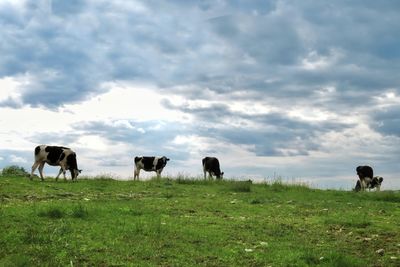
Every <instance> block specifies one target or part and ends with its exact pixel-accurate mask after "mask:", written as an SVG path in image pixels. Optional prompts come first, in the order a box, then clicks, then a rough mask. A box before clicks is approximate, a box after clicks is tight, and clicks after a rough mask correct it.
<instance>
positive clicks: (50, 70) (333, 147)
mask: <svg viewBox="0 0 400 267" xmlns="http://www.w3.org/2000/svg"><path fill="white" fill-rule="evenodd" d="M399 8H400V6H399V3H397V2H396V1H383V2H382V3H379V4H378V3H376V2H374V1H358V0H356V1H335V2H332V3H329V4H326V3H319V2H318V1H311V0H305V1H298V2H293V1H287V0H279V1H278V0H277V1H274V0H271V1H251V3H250V2H249V1H242V0H238V1H201V2H198V3H196V2H193V1H180V0H177V1H168V2H162V3H160V1H139V0H138V1H128V2H127V1H112V2H111V3H110V2H109V1H108V2H106V1H84V0H73V1H69V2H65V1H31V0H26V1H1V2H0V34H1V36H2V44H1V45H0V53H1V55H2V57H0V86H1V87H2V88H3V89H2V90H3V91H2V95H1V96H0V110H1V112H2V114H7V115H6V116H4V117H3V116H2V117H1V118H0V123H1V124H2V126H3V127H2V129H9V130H2V131H1V132H0V136H1V137H2V138H0V148H3V149H5V148H9V147H10V146H11V147H13V149H14V150H17V151H21V150H28V147H29V151H30V150H31V149H32V147H34V145H36V144H38V143H47V144H49V143H55V144H69V145H72V146H73V147H76V149H79V150H80V154H81V155H82V158H81V159H82V163H83V164H84V165H87V166H93V168H92V167H90V169H91V170H93V172H94V171H95V170H96V169H99V165H97V164H98V163H96V162H101V165H103V166H107V168H106V169H107V170H113V169H114V170H117V169H118V171H119V172H124V169H123V168H124V167H126V166H128V165H129V164H130V158H129V157H128V156H124V155H128V154H129V155H135V154H147V153H148V154H157V155H159V154H164V153H165V154H167V153H168V154H171V155H173V157H174V158H176V159H177V160H178V161H179V163H180V164H181V165H177V166H176V167H179V166H185V167H187V169H189V166H190V164H196V166H197V165H198V163H197V162H198V160H197V159H196V160H192V159H191V158H193V157H194V158H201V157H202V153H210V154H211V153H215V154H217V155H223V156H226V159H225V160H226V162H228V166H229V167H228V166H227V168H228V170H229V168H231V170H235V172H236V173H237V172H239V170H240V168H237V167H236V166H237V164H238V162H237V161H236V160H235V159H234V157H235V155H236V156H237V157H246V159H247V161H251V162H257V164H254V165H252V166H251V167H248V168H244V167H243V168H242V169H243V171H242V172H243V173H253V174H254V171H253V169H252V168H254V170H260V172H262V173H271V172H272V173H273V172H274V166H270V167H268V168H264V167H263V166H265V161H267V160H266V159H273V160H271V162H273V163H274V164H275V166H277V167H276V170H280V171H282V172H285V173H288V175H292V174H293V173H307V174H308V175H315V176H318V175H321V176H324V175H325V174H326V173H331V172H327V171H326V169H325V168H324V167H323V166H327V168H335V169H337V170H338V171H337V172H336V174H337V175H338V177H339V176H340V177H342V178H343V177H345V174H344V170H342V169H341V168H342V167H338V166H346V168H347V169H353V168H352V167H351V166H350V165H353V163H355V162H357V164H358V162H360V163H362V161H365V162H369V163H370V164H372V163H377V164H379V165H380V166H385V167H387V168H388V169H390V170H391V171H390V172H391V173H396V172H398V167H395V165H394V164H393V161H392V160H391V159H393V158H397V156H396V155H397V154H396V153H398V151H397V149H395V148H394V147H395V145H393V144H397V143H398V142H399V135H398V132H399V129H398V127H397V125H398V124H399V123H398V119H397V118H398V117H399V114H400V110H399V108H398V106H399V103H400V102H399V95H400V88H399V78H398V74H397V70H398V69H399V67H400V60H399V59H400V52H399V51H400V50H399V49H398V47H400V39H399V38H397V36H399V35H400V28H399V27H398V25H399V24H400V18H399V16H398V14H397V13H398V12H397V11H398V10H399ZM9 118H12V119H9ZM11 129H12V130H11ZM372 144H373V145H372ZM390 144H392V147H391V146H390ZM111 148H114V151H113V153H112V154H111V155H110V156H111V157H114V158H121V159H123V162H119V161H118V160H115V159H114V158H111V159H109V161H107V160H101V159H102V158H103V157H106V156H107V155H106V153H105V152H106V151H109V150H110V149H111ZM225 151H229V152H230V153H234V154H229V156H227V153H225ZM30 153H31V152H30ZM124 153H125V154H124ZM338 154H340V155H346V157H345V158H346V160H344V161H342V160H339V159H338V156H337V155H338ZM15 155H17V154H15ZM316 155H318V157H323V159H324V160H323V162H322V163H321V162H319V161H318V159H316V158H318V157H317V156H316ZM325 157H326V158H325ZM3 158H5V159H6V157H4V156H3ZM300 158H301V159H302V160H299V159H300ZM332 158H334V159H332ZM7 160H9V159H8V158H7ZM282 160H283V161H289V162H290V163H291V164H292V165H293V167H292V168H287V169H285V167H284V166H281V165H280V163H279V162H280V161H282ZM330 160H331V161H333V163H331V162H330ZM305 162H306V163H305ZM343 162H345V163H346V162H350V163H351V164H350V163H349V164H348V165H347V164H343ZM127 164H128V165H127ZM173 164H175V163H174V162H171V164H170V165H171V166H173ZM313 164H315V166H317V167H315V166H314V165H313ZM299 165H301V167H299ZM193 166H194V165H193ZM304 166H307V168H310V169H316V170H315V171H314V172H309V171H308V169H307V168H306V167H304ZM378 168H379V167H378ZM292 169H293V170H297V172H295V171H291V170H292ZM276 170H275V171H276ZM228 173H229V171H228ZM293 175H294V174H293Z"/></svg>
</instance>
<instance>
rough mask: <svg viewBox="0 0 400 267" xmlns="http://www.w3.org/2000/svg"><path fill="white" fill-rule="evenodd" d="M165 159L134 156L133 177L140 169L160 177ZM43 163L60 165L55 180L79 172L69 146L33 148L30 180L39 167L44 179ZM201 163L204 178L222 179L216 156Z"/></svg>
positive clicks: (75, 175) (75, 176) (74, 176)
mask: <svg viewBox="0 0 400 267" xmlns="http://www.w3.org/2000/svg"><path fill="white" fill-rule="evenodd" d="M167 161H169V158H167V157H135V172H134V177H133V179H134V180H136V179H137V180H139V173H140V170H145V171H155V172H156V173H157V177H160V176H161V172H162V170H163V169H164V167H165V166H166V165H167ZM45 163H47V164H49V165H51V166H60V171H59V173H58V175H57V176H56V180H58V177H59V176H60V174H61V173H62V174H63V175H64V179H66V177H65V173H66V171H67V170H69V171H70V172H71V177H72V180H76V179H77V177H78V175H79V173H81V170H80V169H78V163H77V160H76V153H75V152H74V151H72V150H71V149H70V148H68V147H62V146H47V145H41V146H37V147H36V148H35V162H34V163H33V165H32V171H31V175H30V179H31V180H32V178H33V176H34V174H33V173H34V172H35V170H36V168H38V169H39V174H40V179H42V181H43V180H44V178H43V168H44V164H45ZM202 164H203V171H204V179H205V178H206V174H207V172H208V174H209V176H210V178H212V177H213V176H215V177H216V178H217V179H222V177H223V175H224V173H223V172H221V169H220V167H219V161H218V159H217V158H214V157H205V158H204V159H203V160H202Z"/></svg>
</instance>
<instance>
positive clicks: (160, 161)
mask: <svg viewBox="0 0 400 267" xmlns="http://www.w3.org/2000/svg"><path fill="white" fill-rule="evenodd" d="M167 161H169V158H167V157H165V156H163V157H135V172H134V176H133V180H136V178H137V179H138V180H139V173H140V170H142V169H143V170H145V171H148V172H151V171H155V172H156V173H157V178H160V176H161V172H162V170H163V169H164V167H165V165H167Z"/></svg>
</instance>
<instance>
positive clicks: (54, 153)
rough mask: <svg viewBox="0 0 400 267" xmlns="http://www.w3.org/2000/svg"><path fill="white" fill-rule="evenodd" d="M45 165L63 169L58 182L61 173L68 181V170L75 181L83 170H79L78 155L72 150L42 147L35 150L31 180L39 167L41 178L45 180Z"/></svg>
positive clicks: (58, 147)
mask: <svg viewBox="0 0 400 267" xmlns="http://www.w3.org/2000/svg"><path fill="white" fill-rule="evenodd" d="M45 163H47V164H49V165H51V166H60V167H61V168H60V172H59V173H58V175H57V177H56V180H58V177H59V176H60V174H61V173H63V175H64V179H65V180H66V177H65V172H66V171H67V170H69V171H70V172H71V177H72V180H75V179H76V178H77V177H78V175H79V173H80V172H81V170H79V169H78V164H77V162H76V154H75V152H74V151H72V150H71V149H70V148H67V147H62V146H46V145H41V146H37V147H36V148H35V163H33V165H32V172H31V176H30V179H31V180H32V178H33V173H34V171H35V170H36V168H37V167H39V174H40V178H41V179H42V181H43V180H44V178H43V167H44V164H45Z"/></svg>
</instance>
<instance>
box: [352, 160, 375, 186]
mask: <svg viewBox="0 0 400 267" xmlns="http://www.w3.org/2000/svg"><path fill="white" fill-rule="evenodd" d="M356 172H357V175H358V178H360V190H362V191H365V189H366V188H367V180H368V182H369V181H370V180H371V179H372V178H373V177H374V170H373V169H372V168H371V167H370V166H358V167H357V168H356ZM356 187H357V186H356Z"/></svg>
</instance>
